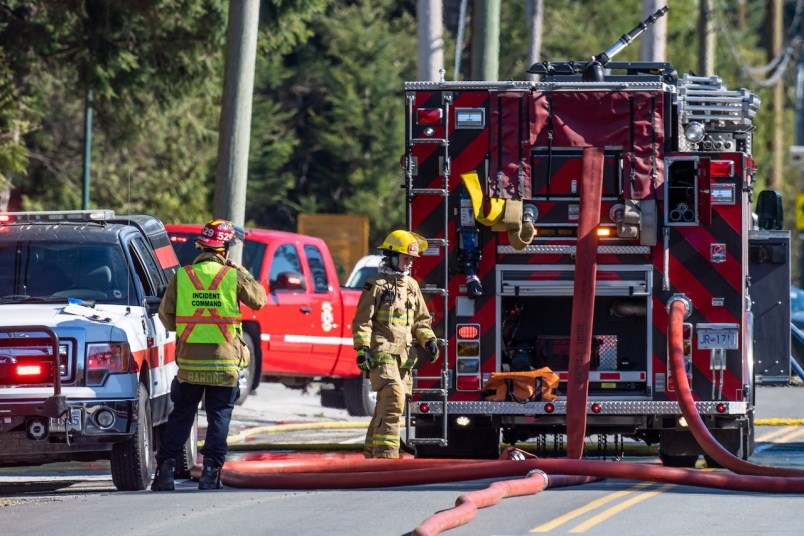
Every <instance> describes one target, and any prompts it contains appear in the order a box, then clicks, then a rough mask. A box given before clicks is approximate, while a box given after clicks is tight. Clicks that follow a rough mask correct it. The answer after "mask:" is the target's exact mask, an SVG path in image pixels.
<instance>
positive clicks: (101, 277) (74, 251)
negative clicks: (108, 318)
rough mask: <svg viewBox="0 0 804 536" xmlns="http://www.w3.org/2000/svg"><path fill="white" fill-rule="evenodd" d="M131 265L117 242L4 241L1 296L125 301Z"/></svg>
mask: <svg viewBox="0 0 804 536" xmlns="http://www.w3.org/2000/svg"><path fill="white" fill-rule="evenodd" d="M127 276H128V270H127V268H126V262H125V258H124V257H123V251H122V250H121V249H120V246H119V245H117V244H92V243H81V244H77V243H65V242H56V241H52V242H51V241H35V242H32V241H24V242H23V241H9V242H0V301H2V302H5V303H9V302H22V301H58V300H60V299H63V300H66V299H67V298H79V299H82V300H94V301H96V302H104V303H125V301H126V298H127V295H128V293H127V291H126V288H127V286H128V281H127V279H128V278H127Z"/></svg>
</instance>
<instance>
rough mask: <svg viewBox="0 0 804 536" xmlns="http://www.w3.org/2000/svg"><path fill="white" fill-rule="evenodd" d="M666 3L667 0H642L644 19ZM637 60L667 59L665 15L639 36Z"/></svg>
mask: <svg viewBox="0 0 804 536" xmlns="http://www.w3.org/2000/svg"><path fill="white" fill-rule="evenodd" d="M665 5H667V0H642V18H643V19H645V18H646V17H649V16H651V15H653V14H654V13H656V11H658V10H659V9H661V8H662V7H664V6H665ZM639 39H640V41H639V61H667V17H666V16H664V17H659V19H658V20H657V21H656V22H654V23H653V24H651V25H650V27H649V28H648V29H647V30H645V33H644V34H643V35H642V37H640V38H639Z"/></svg>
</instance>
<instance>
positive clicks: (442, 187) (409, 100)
mask: <svg viewBox="0 0 804 536" xmlns="http://www.w3.org/2000/svg"><path fill="white" fill-rule="evenodd" d="M443 73H444V70H443V69H442V70H441V74H442V82H443ZM442 99H443V103H442V104H443V110H444V111H443V115H444V117H443V120H444V122H445V125H444V130H443V133H444V135H443V137H427V138H415V137H413V128H412V122H413V108H414V105H415V102H416V98H415V95H414V94H412V93H407V94H406V95H405V105H406V107H407V114H406V115H407V122H406V123H405V140H406V151H405V161H404V167H405V188H406V191H407V201H408V203H407V209H406V210H407V214H406V220H407V222H408V225H410V222H411V221H412V217H411V200H412V198H413V197H415V196H431V197H433V198H434V199H435V200H436V203H438V204H440V205H441V216H442V218H443V235H442V237H440V238H439V237H425V238H426V239H427V249H426V250H425V252H424V254H425V255H433V254H435V255H442V256H443V263H442V265H441V269H442V276H443V277H442V278H439V279H440V280H441V281H442V284H441V285H440V286H438V285H435V286H434V285H424V286H422V288H421V291H422V294H424V296H425V298H426V299H429V297H430V296H434V295H436V296H441V298H442V302H443V306H442V309H443V310H442V311H441V322H442V323H443V328H442V329H441V330H440V332H441V333H442V334H443V335H444V336H443V337H442V338H439V339H438V344H439V346H440V347H441V374H440V376H438V377H435V378H433V377H430V378H416V377H415V378H414V384H413V395H435V396H437V397H439V398H440V399H441V401H442V403H443V407H444V423H443V429H442V434H441V437H435V438H411V420H412V415H411V406H410V401H408V403H407V404H405V407H406V411H405V422H406V425H405V431H406V434H405V438H406V442H407V443H408V444H409V445H436V446H440V447H446V446H447V410H446V408H447V398H448V396H449V367H448V362H449V360H448V359H447V349H448V348H449V344H448V343H449V340H448V338H447V328H448V326H447V319H448V318H449V316H448V313H449V300H448V293H449V290H448V282H449V274H450V268H449V242H448V239H447V236H448V235H447V231H448V228H449V203H448V200H447V198H448V196H449V189H448V185H449V176H450V156H449V138H448V137H447V133H448V132H449V117H450V107H451V105H452V95H451V94H450V93H447V92H445V93H443V94H442ZM439 112H440V110H439ZM433 113H435V112H433ZM439 119H441V118H439ZM422 144H429V145H435V146H437V148H436V150H438V149H441V150H442V151H443V155H442V156H440V157H439V166H440V168H441V169H440V170H439V175H440V176H441V184H439V185H428V187H426V188H416V187H414V184H413V183H414V177H415V176H416V175H417V174H418V162H417V161H416V157H415V156H413V152H412V148H413V146H415V145H422ZM431 186H435V187H431ZM434 212H435V211H434ZM433 252H435V253H433ZM433 329H434V331H435V332H436V334H437V333H438V332H439V330H438V329H437V326H436V325H433ZM418 380H431V381H433V380H434V382H435V386H434V387H428V388H417V387H416V382H417V381H418Z"/></svg>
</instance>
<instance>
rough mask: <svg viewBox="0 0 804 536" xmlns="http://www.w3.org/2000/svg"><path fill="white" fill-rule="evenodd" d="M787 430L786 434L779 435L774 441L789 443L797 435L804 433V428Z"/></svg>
mask: <svg viewBox="0 0 804 536" xmlns="http://www.w3.org/2000/svg"><path fill="white" fill-rule="evenodd" d="M786 432H787V433H786V434H784V435H781V436H779V437H777V438H776V441H774V443H788V442H790V441H791V440H792V439H793V438H796V437H798V436H800V435H802V434H804V428H796V429H794V430H789V431H788V430H786Z"/></svg>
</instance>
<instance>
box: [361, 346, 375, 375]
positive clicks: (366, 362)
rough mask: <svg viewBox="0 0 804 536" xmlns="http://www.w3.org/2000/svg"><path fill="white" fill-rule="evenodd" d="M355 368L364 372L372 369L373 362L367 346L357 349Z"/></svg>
mask: <svg viewBox="0 0 804 536" xmlns="http://www.w3.org/2000/svg"><path fill="white" fill-rule="evenodd" d="M357 368H359V369H360V370H364V371H366V372H369V371H371V369H372V368H374V361H373V360H372V359H371V353H369V349H368V346H361V347H360V348H358V349H357Z"/></svg>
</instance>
